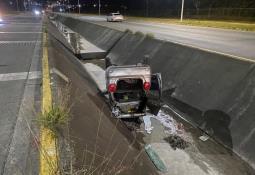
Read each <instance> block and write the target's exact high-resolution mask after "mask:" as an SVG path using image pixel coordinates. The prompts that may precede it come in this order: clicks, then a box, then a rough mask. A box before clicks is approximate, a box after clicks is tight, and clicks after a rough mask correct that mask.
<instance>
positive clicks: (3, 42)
mask: <svg viewBox="0 0 255 175" xmlns="http://www.w3.org/2000/svg"><path fill="white" fill-rule="evenodd" d="M37 42H39V43H40V42H41V41H36V40H31V41H0V44H19V43H37Z"/></svg>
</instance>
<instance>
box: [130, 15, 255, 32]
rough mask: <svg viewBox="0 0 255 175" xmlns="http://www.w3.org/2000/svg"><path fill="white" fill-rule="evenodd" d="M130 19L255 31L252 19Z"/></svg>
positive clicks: (133, 18) (131, 18) (132, 18)
mask: <svg viewBox="0 0 255 175" xmlns="http://www.w3.org/2000/svg"><path fill="white" fill-rule="evenodd" d="M127 19H129V20H135V21H146V22H155V23H161V24H179V25H189V26H199V27H214V28H222V29H233V30H242V31H255V23H254V22H250V21H241V22H240V21H229V20H225V21H224V20H204V19H202V20H198V19H184V20H183V21H182V22H181V21H180V20H179V19H174V18H146V17H131V16H130V17H127Z"/></svg>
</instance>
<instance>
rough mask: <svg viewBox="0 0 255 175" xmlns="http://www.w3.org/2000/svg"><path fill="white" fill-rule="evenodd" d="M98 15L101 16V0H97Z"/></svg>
mask: <svg viewBox="0 0 255 175" xmlns="http://www.w3.org/2000/svg"><path fill="white" fill-rule="evenodd" d="M98 15H99V16H101V0H98Z"/></svg>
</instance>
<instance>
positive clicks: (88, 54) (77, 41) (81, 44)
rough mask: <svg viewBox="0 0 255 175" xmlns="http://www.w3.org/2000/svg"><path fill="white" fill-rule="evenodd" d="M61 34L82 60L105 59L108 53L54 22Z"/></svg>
mask: <svg viewBox="0 0 255 175" xmlns="http://www.w3.org/2000/svg"><path fill="white" fill-rule="evenodd" d="M53 24H55V25H56V26H57V28H58V29H59V31H60V33H61V34H62V35H63V36H64V37H65V39H66V41H67V42H68V43H69V45H70V46H71V48H72V51H73V52H74V54H76V55H78V56H79V58H80V59H100V58H105V56H106V51H105V50H102V49H100V48H99V47H97V46H95V45H94V44H92V43H91V42H89V41H87V40H86V39H85V38H84V37H82V36H81V35H80V34H78V33H76V32H74V31H73V30H71V29H70V28H68V27H66V26H65V25H63V24H62V23H60V22H55V21H53Z"/></svg>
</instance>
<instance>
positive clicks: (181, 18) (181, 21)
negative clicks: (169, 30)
mask: <svg viewBox="0 0 255 175" xmlns="http://www.w3.org/2000/svg"><path fill="white" fill-rule="evenodd" d="M183 9H184V0H182V10H181V22H182V20H183Z"/></svg>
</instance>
